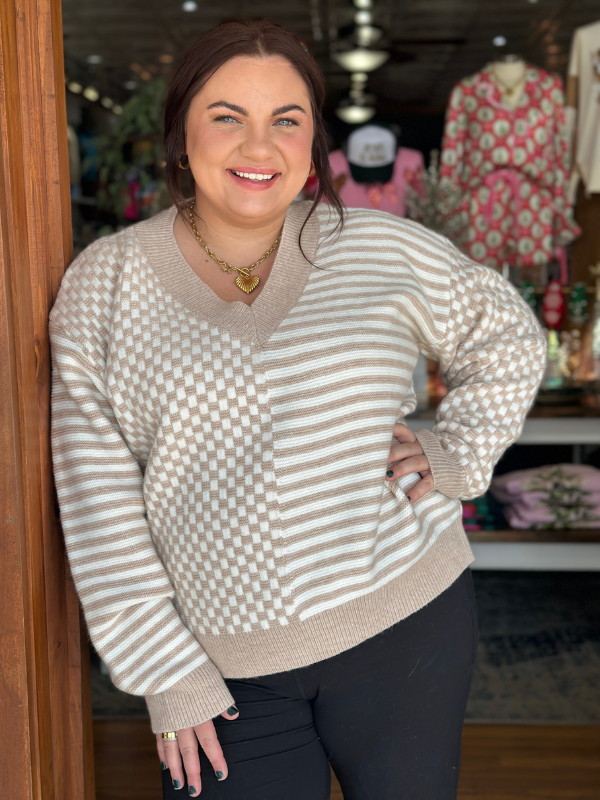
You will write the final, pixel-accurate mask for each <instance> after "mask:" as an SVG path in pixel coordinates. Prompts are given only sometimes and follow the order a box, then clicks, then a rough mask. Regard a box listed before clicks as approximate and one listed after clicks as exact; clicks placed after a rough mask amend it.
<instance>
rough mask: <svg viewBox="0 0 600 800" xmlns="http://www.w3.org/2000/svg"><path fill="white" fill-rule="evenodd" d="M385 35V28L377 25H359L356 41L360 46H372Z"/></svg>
mask: <svg viewBox="0 0 600 800" xmlns="http://www.w3.org/2000/svg"><path fill="white" fill-rule="evenodd" d="M382 36H383V29H382V28H377V27H376V26H375V25H358V26H357V28H356V41H357V43H358V44H359V45H360V47H370V46H371V45H374V44H375V43H376V42H378V41H379V40H380V39H381V37H382Z"/></svg>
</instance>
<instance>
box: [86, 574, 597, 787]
mask: <svg viewBox="0 0 600 800" xmlns="http://www.w3.org/2000/svg"><path fill="white" fill-rule="evenodd" d="M473 576H474V579H475V590H476V593H477V605H478V609H479V628H480V644H479V651H478V657H477V663H476V667H475V672H474V676H473V684H472V687H471V693H470V696H469V703H468V706H467V720H469V721H471V722H535V723H546V722H561V723H566V724H574V723H576V724H586V723H594V724H595V723H600V680H598V676H599V675H600V573H581V572H579V573H568V572H487V571H474V573H473ZM92 707H93V713H94V716H95V717H129V718H131V717H145V716H146V714H147V712H146V705H145V703H144V700H143V698H140V697H133V696H131V695H126V694H124V693H123V692H119V691H118V690H117V689H115V687H114V686H113V685H112V683H111V682H110V679H109V678H108V677H107V676H104V675H102V674H101V673H100V670H99V661H98V658H97V656H95V657H93V659H92ZM598 798H600V790H599V791H598Z"/></svg>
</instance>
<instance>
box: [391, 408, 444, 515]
mask: <svg viewBox="0 0 600 800" xmlns="http://www.w3.org/2000/svg"><path fill="white" fill-rule="evenodd" d="M394 439H395V440H396V442H397V444H396V443H394V444H392V446H391V448H390V455H389V458H388V466H387V472H386V474H385V477H386V480H387V481H394V480H396V478H399V477H401V476H402V475H408V474H409V473H411V472H418V473H419V474H420V475H421V480H420V481H419V482H418V483H415V485H414V486H411V488H410V495H406V496H407V497H408V499H409V500H410V502H411V503H414V501H415V500H418V499H419V498H420V497H423V495H426V494H427V492H430V491H431V490H432V489H433V476H432V475H431V469H430V467H429V461H428V460H427V456H426V455H425V453H424V452H423V448H422V447H421V445H420V444H419V442H418V440H417V437H416V436H415V435H414V433H413V432H412V431H411V429H410V428H409V427H408V426H407V425H404V424H403V423H401V422H397V423H396V424H395V425H394Z"/></svg>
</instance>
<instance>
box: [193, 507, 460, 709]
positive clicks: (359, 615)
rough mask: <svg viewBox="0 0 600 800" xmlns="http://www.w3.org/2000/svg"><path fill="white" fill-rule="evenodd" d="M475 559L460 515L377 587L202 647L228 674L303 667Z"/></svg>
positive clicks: (414, 604)
mask: <svg viewBox="0 0 600 800" xmlns="http://www.w3.org/2000/svg"><path fill="white" fill-rule="evenodd" d="M473 560H474V556H473V553H472V552H471V548H470V547H469V542H468V539H467V536H466V534H465V532H464V529H463V527H462V523H461V521H460V520H457V521H455V522H453V523H452V524H451V525H450V526H449V527H448V528H446V529H445V530H444V531H442V533H441V534H440V535H439V536H438V538H437V539H436V541H435V542H434V544H433V545H432V546H431V547H430V548H429V550H428V551H427V552H426V553H425V554H424V555H423V556H421V557H420V558H419V560H418V562H417V563H416V564H414V565H413V566H412V567H410V569H408V570H407V571H406V572H404V573H402V574H401V575H399V576H398V577H397V578H394V579H393V580H391V581H389V582H388V583H386V584H384V585H383V586H382V587H381V588H380V589H377V590H376V591H374V592H370V593H369V594H366V595H363V596H361V597H358V598H356V599H354V600H348V601H345V602H343V603H340V605H339V606H336V607H335V608H331V609H328V610H327V611H322V612H321V613H319V614H315V615H314V616H311V617H309V618H308V619H305V620H303V621H301V620H299V619H296V620H293V621H291V622H290V624H289V625H283V626H278V627H271V628H269V629H268V630H265V631H257V632H256V633H239V634H236V635H235V636H231V635H229V634H222V635H220V636H214V637H209V636H207V637H203V638H202V646H203V647H204V649H205V650H206V652H207V653H208V654H209V656H210V658H211V659H212V661H213V663H214V664H215V665H216V666H217V668H218V669H219V670H220V672H221V674H222V675H223V677H225V678H253V677H260V676H261V675H272V674H274V673H277V672H287V671H288V670H291V669H300V668H301V667H306V666H308V665H309V664H314V663H316V662H317V661H322V660H324V659H326V658H331V657H332V656H335V655H338V653H342V652H344V651H345V650H348V649H350V648H351V647H355V646H356V645H359V644H361V643H362V642H364V641H365V640H366V639H370V638H371V637H372V636H376V635H377V634H378V633H381V632H382V631H384V630H385V629H386V628H389V627H391V626H392V625H394V624H395V623H396V622H399V621H400V620H401V619H404V618H405V617H408V616H409V615H410V614H413V613H414V612H415V611H418V610H419V609H420V608H423V606H426V605H427V604H428V603H430V602H431V601H432V600H435V598H436V597H437V596H438V595H440V594H441V593H442V592H443V591H444V590H445V589H447V588H448V587H449V586H451V585H452V584H453V583H454V581H455V580H456V579H457V578H458V577H459V576H460V575H461V574H462V572H463V571H464V570H465V569H466V568H467V567H468V566H469V564H471V563H472V562H473ZM265 664H268V665H269V669H268V670H265ZM221 710H222V711H224V710H225V709H224V708H223V709H221Z"/></svg>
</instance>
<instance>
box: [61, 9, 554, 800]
mask: <svg viewBox="0 0 600 800" xmlns="http://www.w3.org/2000/svg"><path fill="white" fill-rule="evenodd" d="M322 101H323V88H322V84H321V79H320V77H319V74H318V70H317V67H316V65H315V63H314V61H313V60H312V58H311V57H310V56H309V54H308V53H307V52H306V49H305V48H304V46H303V45H302V44H301V43H299V42H298V40H297V39H296V38H295V37H294V36H292V35H291V34H289V33H287V32H286V31H284V30H283V29H281V28H279V27H278V26H275V25H272V24H270V23H267V22H231V23H227V24H224V25H221V26H220V27H218V28H216V29H215V30H213V31H210V32H209V33H207V34H205V35H204V36H202V37H201V39H200V40H199V41H198V42H197V43H196V44H195V45H194V46H193V47H192V48H191V50H190V51H189V52H188V53H187V55H186V56H185V58H184V60H183V63H182V65H181V67H180V68H179V71H178V72H177V75H176V76H175V78H174V80H173V83H172V85H171V88H170V90H169V95H168V98H167V103H166V115H165V119H166V126H165V128H166V130H165V140H166V151H167V176H168V181H169V186H170V190H171V192H172V195H173V198H174V200H175V205H174V206H173V207H172V208H171V209H169V210H167V211H165V212H163V213H161V214H159V215H158V216H157V217H155V218H153V219H151V220H149V221H147V222H143V223H140V224H138V225H134V226H132V227H130V228H128V229H126V230H124V231H122V232H121V233H118V234H116V235H115V236H111V237H107V238H104V239H101V240H99V241H97V242H95V243H94V244H92V245H91V246H90V247H88V248H87V250H85V251H84V252H83V253H82V254H81V256H80V257H79V258H78V259H77V260H76V261H75V262H74V263H73V265H72V266H71V267H70V269H69V270H68V272H67V274H66V276H65V279H64V281H63V284H62V288H61V291H60V294H59V297H58V300H57V302H56V305H55V307H54V309H53V312H52V318H51V331H52V345H53V357H54V399H53V453H54V463H55V470H56V481H57V487H58V494H59V500H60V507H61V517H62V523H63V527H64V531H65V537H66V542H67V548H68V553H69V559H70V564H71V569H72V572H73V576H74V579H75V583H76V586H77V590H78V593H79V596H80V598H81V602H82V604H83V608H84V612H85V616H86V620H87V624H88V626H89V630H90V635H91V638H92V641H93V643H94V645H95V647H96V649H97V650H98V652H99V653H100V655H101V656H102V658H103V659H104V661H105V662H106V664H107V665H108V667H109V669H110V672H111V677H112V680H113V682H114V683H115V685H116V686H118V687H119V688H121V689H122V690H124V691H126V692H130V693H132V694H139V695H144V696H145V697H146V700H147V704H148V708H149V711H150V717H151V723H152V729H153V731H154V732H155V733H156V734H157V744H158V753H159V757H160V760H161V762H162V768H163V773H162V775H163V790H164V796H165V798H174V797H177V796H180V795H178V794H177V792H178V790H184V791H186V792H187V793H188V794H189V795H191V796H196V795H199V794H200V793H202V794H203V795H204V796H205V797H206V798H213V797H214V798H216V797H219V798H236V799H239V800H241V798H243V800H325V798H327V797H329V791H330V783H329V781H330V777H329V776H330V772H329V763H328V762H330V763H331V764H332V766H333V768H334V770H335V772H336V774H337V776H338V778H339V780H340V783H341V785H342V789H343V792H344V797H345V798H346V800H359V799H360V800H365V798H377V800H381V799H382V798H386V797H390V798H398V797H403V798H404V797H405V798H411V800H415V799H417V798H423V800H425V798H427V800H431V798H436V800H444V799H445V798H453V797H455V793H456V785H457V777H458V768H459V760H460V739H461V729H462V722H463V716H464V709H465V703H466V697H467V692H468V688H469V681H470V676H471V670H472V665H473V659H474V656H475V647H476V635H477V634H476V612H475V607H474V598H473V587H472V578H471V576H470V571H469V570H468V565H469V564H470V563H471V561H472V559H473V557H472V554H471V551H470V549H469V546H468V543H467V539H466V537H465V534H464V531H463V529H462V526H461V504H460V499H467V498H472V497H475V496H477V495H479V494H481V493H482V492H483V491H484V490H485V489H486V487H487V485H488V483H489V480H490V476H491V473H492V468H493V466H494V464H495V463H496V461H497V460H498V458H499V457H500V455H501V454H502V452H503V451H504V449H505V448H506V447H507V446H508V445H509V444H510V443H511V442H513V441H514V440H515V439H516V438H517V437H518V435H519V433H520V431H521V428H522V423H523V419H524V416H525V414H526V412H527V410H528V408H529V406H530V404H531V402H532V399H533V397H534V394H535V391H536V389H537V386H538V383H539V380H540V377H541V374H542V369H543V361H544V343H543V338H542V336H541V333H540V330H539V328H538V325H537V323H536V322H535V319H534V318H533V316H532V314H531V313H530V311H529V310H528V308H527V306H526V305H525V304H524V303H523V302H522V301H521V299H520V298H519V296H518V294H517V293H516V292H515V291H514V289H513V288H511V286H509V285H508V284H507V283H506V282H504V281H503V280H502V278H500V277H499V276H498V275H497V273H496V272H494V271H492V270H490V269H487V268H484V267H481V266H479V265H477V264H474V263H472V262H471V261H469V260H468V259H467V258H465V257H464V256H463V255H462V254H461V253H459V252H458V251H457V250H456V249H455V248H454V247H453V246H452V245H451V244H450V243H449V242H447V241H446V240H444V239H443V238H441V237H439V236H436V235H434V234H432V233H430V232H429V231H427V230H425V229H423V228H421V227H420V226H418V225H416V224H414V223H411V222H407V221H405V220H400V219H397V218H395V217H392V216H390V215H387V214H384V213H380V212H373V211H362V210H353V211H348V212H346V213H345V214H344V224H343V226H340V217H341V208H340V205H339V202H338V201H337V198H336V196H335V193H334V192H333V189H332V184H331V176H330V174H329V171H328V163H327V151H326V137H325V132H324V128H323V121H322V118H321V111H320V109H321V104H322ZM313 164H314V168H315V170H316V173H317V176H318V178H319V191H318V195H317V198H316V201H315V203H314V204H312V205H311V204H310V203H298V202H293V200H294V198H295V197H296V196H297V194H298V193H299V191H300V189H301V188H302V186H303V184H304V182H305V180H306V178H307V176H308V174H309V172H310V170H311V166H312V165H313ZM187 168H189V169H190V170H191V175H192V176H193V180H194V198H193V199H192V200H191V201H190V200H186V199H185V198H184V195H183V194H182V190H181V188H180V183H179V177H180V176H184V175H186V174H189V173H186V172H185V170H186V169H187ZM321 200H328V201H329V202H328V203H322V202H320V201H321ZM419 351H422V352H424V353H425V354H427V355H428V356H430V357H431V358H435V359H437V360H439V361H440V363H441V365H442V369H443V372H444V374H445V377H446V380H447V382H448V384H449V387H450V391H449V393H448V395H447V397H446V398H445V400H444V402H443V403H442V405H441V406H440V409H439V411H438V415H437V422H436V426H435V428H434V431H433V432H429V431H425V430H423V431H420V432H418V433H417V434H413V433H411V431H410V430H409V429H408V427H407V426H406V425H404V424H403V423H402V420H403V418H404V416H405V415H406V414H408V413H409V412H410V411H412V410H413V409H414V407H415V400H414V393H413V392H412V388H411V374H412V370H413V368H414V365H415V362H416V359H417V355H418V352H419ZM132 792H133V794H135V789H134V788H133V787H132Z"/></svg>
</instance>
